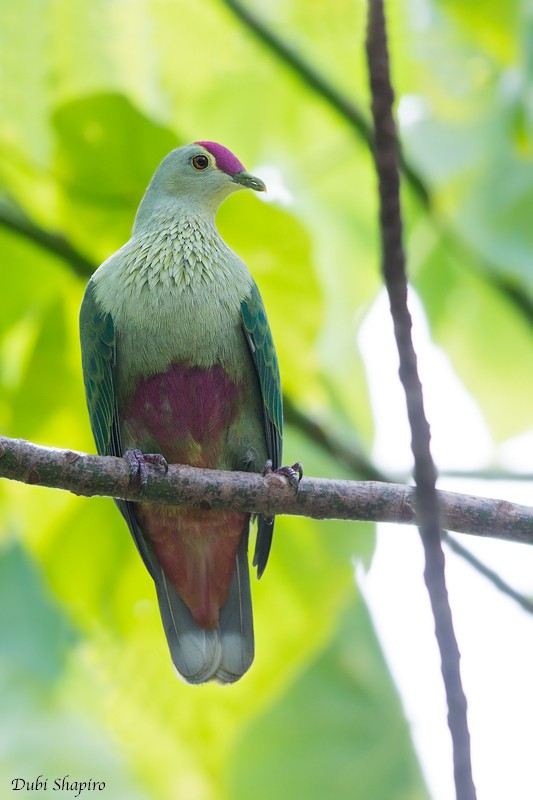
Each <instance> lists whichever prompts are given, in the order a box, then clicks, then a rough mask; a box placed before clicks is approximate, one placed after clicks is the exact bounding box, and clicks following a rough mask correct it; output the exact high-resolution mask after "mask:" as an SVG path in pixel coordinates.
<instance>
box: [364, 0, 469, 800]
mask: <svg viewBox="0 0 533 800" xmlns="http://www.w3.org/2000/svg"><path fill="white" fill-rule="evenodd" d="M367 57H368V66H369V73H370V86H371V91H372V114H373V117H374V127H375V154H374V155H375V161H376V170H377V173H378V182H379V196H380V222H381V240H382V251H383V261H382V268H383V275H384V278H385V284H386V287H387V292H388V295H389V301H390V307H391V314H392V319H393V323H394V335H395V337H396V344H397V348H398V355H399V357H400V380H401V382H402V385H403V388H404V391H405V398H406V401H407V415H408V417H409V425H410V428H411V449H412V451H413V456H414V461H415V469H414V474H415V481H416V499H417V517H418V524H419V530H420V536H421V538H422V543H423V546H424V553H425V569H424V580H425V583H426V587H427V590H428V594H429V598H430V601H431V607H432V611H433V617H434V619H435V635H436V638H437V642H438V645H439V650H440V657H441V670H442V677H443V681H444V686H445V689H446V698H447V702H448V726H449V728H450V733H451V737H452V743H453V761H454V778H455V790H456V796H457V800H475V797H476V789H475V786H474V781H473V778H472V764H471V754H470V732H469V730H468V720H467V702H466V695H465V693H464V689H463V685H462V681H461V672H460V653H459V647H458V645H457V639H456V637H455V631H454V628H453V619H452V612H451V609H450V604H449V600H448V590H447V587H446V576H445V570H444V553H443V551H442V545H441V525H440V508H439V501H438V496H437V492H436V489H435V483H436V477H437V475H436V470H435V465H434V463H433V458H432V456H431V449H430V438H431V437H430V429H429V424H428V421H427V419H426V415H425V410H424V398H423V393H422V384H421V383H420V378H419V375H418V367H417V359H416V354H415V350H414V347H413V342H412V337H411V316H410V314H409V310H408V308H407V276H406V270H405V257H404V251H403V243H402V233H403V229H402V219H401V211H400V176H399V171H398V154H399V148H398V140H397V136H396V126H395V124H394V117H393V113H392V108H393V103H394V93H393V89H392V85H391V81H390V73H389V55H388V47H387V33H386V24H385V12H384V8H383V0H370V4H369V14H368V31H367Z"/></svg>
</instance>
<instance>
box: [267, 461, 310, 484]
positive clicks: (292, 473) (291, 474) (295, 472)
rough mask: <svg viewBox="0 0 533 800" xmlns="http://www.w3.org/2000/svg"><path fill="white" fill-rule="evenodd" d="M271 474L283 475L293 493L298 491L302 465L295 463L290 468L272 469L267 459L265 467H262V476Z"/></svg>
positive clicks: (302, 473) (270, 462) (302, 474)
mask: <svg viewBox="0 0 533 800" xmlns="http://www.w3.org/2000/svg"><path fill="white" fill-rule="evenodd" d="M271 473H273V474H274V475H284V476H285V477H286V478H288V480H289V483H290V485H291V486H292V488H293V489H294V491H295V492H297V491H298V486H299V485H300V481H301V480H302V478H303V476H304V470H303V467H302V465H301V464H300V462H299V461H296V463H294V464H293V465H292V466H291V467H278V468H277V469H274V470H273V469H272V461H271V460H270V459H268V461H267V462H266V464H265V466H264V467H263V473H262V474H263V476H265V475H270V474H271Z"/></svg>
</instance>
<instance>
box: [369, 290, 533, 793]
mask: <svg viewBox="0 0 533 800" xmlns="http://www.w3.org/2000/svg"><path fill="white" fill-rule="evenodd" d="M410 309H411V313H412V315H413V336H414V340H415V347H416V350H417V355H418V360H419V368H420V373H421V378H422V381H423V385H424V392H425V400H426V413H427V415H428V418H429V420H430V423H431V428H432V434H433V441H432V451H433V456H434V458H435V460H436V462H437V464H438V465H439V466H440V467H441V468H444V469H448V470H451V469H457V470H469V469H478V468H482V467H488V466H489V465H490V464H491V462H492V463H493V462H494V458H495V455H496V454H495V451H494V445H493V442H492V441H491V438H490V434H489V432H488V428H487V426H486V425H485V423H484V420H483V418H482V415H481V413H480V411H479V409H478V408H477V405H476V403H475V402H474V400H473V399H472V397H471V396H470V395H469V394H468V393H467V392H466V390H465V388H464V386H463V385H462V384H461V382H460V380H459V378H458V377H457V375H456V374H455V373H454V371H453V369H452V366H451V364H450V363H449V361H448V359H447V357H446V355H445V354H444V353H443V352H442V350H440V349H439V348H438V347H437V346H436V345H435V344H434V343H433V342H432V341H431V339H430V335H429V329H428V326H427V323H426V320H425V317H424V312H423V310H422V308H421V305H420V303H419V301H418V298H417V297H416V295H415V294H414V292H412V291H411V293H410ZM358 346H359V347H360V349H361V352H362V354H363V358H364V360H365V365H366V369H367V373H368V380H369V384H370V391H371V399H372V407H373V411H374V415H375V426H376V435H375V446H374V452H373V455H374V458H375V461H376V463H377V464H378V465H379V466H380V467H381V468H382V469H384V470H385V471H387V472H389V473H395V472H397V471H400V470H407V469H408V468H409V465H410V461H411V459H410V449H409V429H408V424H407V418H406V414H405V410H404V409H405V401H404V398H403V390H402V389H401V386H400V383H399V379H398V378H397V372H398V369H397V366H398V357H397V353H396V348H395V343H394V339H393V333H392V322H391V320H390V313H389V311H388V303H387V299H386V295H385V293H384V292H383V293H382V294H381V295H380V296H379V298H378V299H377V300H376V302H375V304H374V305H373V307H372V308H371V310H370V312H369V314H368V316H367V319H366V321H365V323H364V325H363V327H362V329H361V333H360V337H359V340H358ZM532 435H533V434H532ZM530 440H531V436H523V437H520V438H519V439H515V440H513V441H512V442H510V443H509V444H508V445H507V446H505V447H503V448H502V454H503V456H505V458H503V457H502V459H501V463H503V464H504V465H505V464H507V465H509V462H510V459H511V457H512V462H511V463H512V467H513V469H514V470H515V471H520V470H527V469H528V467H529V468H530V467H531V458H530V453H531V447H530V446H529V447H528V442H529V443H530ZM439 487H440V488H443V489H449V490H453V491H460V492H465V493H470V494H478V495H485V496H488V497H502V498H505V499H508V500H511V501H514V502H519V503H524V504H531V495H532V490H531V486H530V485H529V484H528V483H527V482H524V481H505V482H504V481H490V482H489V481H480V480H478V481H473V480H469V481H466V480H458V479H454V480H452V479H441V480H440V481H439ZM460 540H461V543H462V544H464V545H466V546H468V548H469V549H470V550H471V551H472V552H473V553H474V554H475V555H477V556H478V557H479V558H480V559H482V560H483V561H484V562H485V563H486V564H487V565H489V566H491V567H492V568H493V569H494V570H496V571H497V572H498V574H499V575H501V577H503V578H505V579H506V580H507V581H508V582H509V583H511V584H512V585H513V586H514V587H515V588H517V589H519V590H521V591H522V592H524V594H527V593H528V592H529V593H530V592H531V584H532V581H531V576H532V575H533V549H532V548H529V547H526V546H523V545H519V544H514V543H506V542H502V541H496V540H492V541H491V540H482V539H479V538H476V537H470V536H461V537H460ZM445 553H446V564H447V580H448V589H449V594H450V602H451V607H452V612H453V616H454V625H455V630H456V635H457V638H458V641H459V648H460V651H461V656H462V660H461V671H462V676H463V682H464V688H465V691H466V694H467V698H468V707H469V724H470V732H471V737H472V759H473V769H474V779H475V782H476V786H477V790H478V796H479V798H481V799H482V800H502V798H513V800H531V797H533V760H532V759H531V719H532V718H533V691H532V688H531V676H532V675H533V618H532V617H531V616H530V615H528V614H527V613H526V612H525V611H523V610H522V609H521V608H519V606H518V605H517V604H516V603H515V602H514V601H512V600H510V599H508V598H507V597H505V596H504V595H503V594H501V593H500V592H499V591H497V590H496V589H495V588H494V587H493V586H492V585H491V584H490V583H489V582H488V581H487V580H486V579H485V578H483V577H482V576H480V575H479V574H478V573H477V572H476V571H475V570H473V569H472V568H471V567H470V566H469V565H468V564H466V562H465V561H464V560H463V559H461V558H459V557H458V556H456V555H455V554H453V553H451V552H450V550H448V549H446V551H445ZM422 572H423V553H422V545H421V543H420V540H419V537H418V533H417V531H416V529H414V528H413V527H411V526H397V525H379V526H378V543H377V549H376V553H375V555H374V558H373V561H372V566H371V568H370V570H369V572H368V573H367V574H365V573H364V571H363V569H362V568H359V569H358V578H359V582H360V585H361V587H362V590H363V592H364V595H365V598H366V600H367V602H368V604H369V607H370V611H371V614H372V618H373V621H374V624H375V626H376V630H377V632H378V636H379V638H380V641H381V644H382V647H383V649H384V652H385V655H386V657H387V660H388V662H389V666H390V668H391V671H392V674H393V677H394V680H395V682H396V685H397V687H398V689H399V692H400V694H401V697H402V702H403V704H404V708H405V712H406V715H407V718H408V720H409V722H410V724H411V728H412V733H413V739H414V743H415V747H416V750H417V752H418V755H419V757H420V760H421V764H422V768H423V771H424V774H425V777H426V780H427V783H428V787H429V790H430V793H431V797H432V798H433V800H449V798H451V797H453V796H454V788H453V782H452V781H453V775H452V770H451V758H452V756H451V741H450V736H449V732H448V729H447V725H446V706H445V698H444V689H443V685H442V679H441V675H440V662H439V654H438V650H437V644H436V641H435V637H434V634H433V629H434V623H433V618H432V615H431V612H430V608H429V600H428V597H427V592H426V589H425V586H424V582H423V575H422Z"/></svg>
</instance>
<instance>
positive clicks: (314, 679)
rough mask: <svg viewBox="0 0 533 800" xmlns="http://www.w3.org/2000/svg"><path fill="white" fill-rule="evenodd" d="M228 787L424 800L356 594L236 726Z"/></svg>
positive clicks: (259, 794)
mask: <svg viewBox="0 0 533 800" xmlns="http://www.w3.org/2000/svg"><path fill="white" fill-rule="evenodd" d="M228 785H229V787H228V797H232V798H235V800H241V798H242V800H245V799H246V798H249V797H254V798H255V800H270V798H272V797H276V798H279V800H285V799H286V800H292V798H295V797H305V798H306V799H307V800H315V799H316V800H323V798H325V797H335V798H336V800H352V799H353V798H354V797H361V798H363V797H364V798H365V800H383V798H387V800H426V799H427V798H429V795H428V793H427V790H426V789H425V787H424V782H423V779H422V776H421V774H420V770H419V767H418V765H417V761H416V757H415V754H414V751H413V747H412V745H411V743H410V741H409V734H408V729H407V725H406V722H405V719H404V717H403V713H402V708H401V704H400V701H399V698H398V695H397V693H396V691H395V689H394V687H393V685H392V684H391V681H390V676H389V674H388V671H387V668H386V665H385V662H384V660H383V656H382V654H381V651H380V649H379V645H378V643H377V641H376V639H375V635H374V632H373V629H372V624H371V621H370V619H369V616H368V612H367V610H366V608H365V606H364V603H363V601H362V600H361V598H359V599H358V601H357V602H355V601H354V602H352V603H350V605H349V606H348V609H347V611H346V612H345V613H344V615H343V617H342V621H341V623H340V625H339V628H338V630H337V632H336V634H335V636H334V638H333V639H332V640H331V642H330V643H329V644H328V646H327V647H326V648H325V649H324V650H323V651H321V652H320V653H319V655H318V656H317V657H316V658H315V659H314V660H313V661H312V663H311V664H310V665H308V666H307V667H306V668H305V669H304V670H303V671H302V673H301V674H298V676H297V677H296V679H295V680H294V681H293V682H292V683H291V684H290V685H289V686H288V687H287V688H286V690H285V691H284V692H283V694H282V695H281V696H280V697H278V698H277V699H276V701H275V702H274V703H273V704H272V706H270V707H269V708H268V709H267V710H266V711H265V712H264V713H263V714H260V715H259V716H258V717H256V719H255V720H254V721H253V723H251V724H250V725H248V726H246V728H245V729H244V730H243V732H242V734H241V736H240V737H239V740H238V742H237V744H236V747H235V748H234V751H233V753H232V758H231V763H230V769H229V776H228Z"/></svg>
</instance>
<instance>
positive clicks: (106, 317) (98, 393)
mask: <svg viewBox="0 0 533 800" xmlns="http://www.w3.org/2000/svg"><path fill="white" fill-rule="evenodd" d="M80 340H81V361H82V366H83V379H84V382H85V394H86V397H87V406H88V408H89V417H90V420H91V428H92V431H93V435H94V440H95V442H96V449H97V450H98V452H99V453H100V455H105V456H111V455H112V456H121V455H122V453H121V451H120V436H119V431H118V420H117V413H116V393H115V352H116V351H115V329H114V326H113V319H112V317H111V314H106V313H102V311H101V310H99V308H98V305H97V303H96V299H95V296H94V284H93V283H92V281H89V284H88V286H87V289H86V290H85V295H84V298H83V302H82V304H81V309H80Z"/></svg>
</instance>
